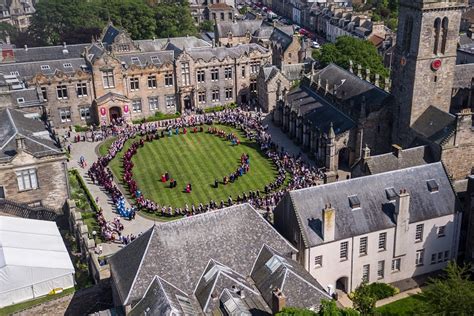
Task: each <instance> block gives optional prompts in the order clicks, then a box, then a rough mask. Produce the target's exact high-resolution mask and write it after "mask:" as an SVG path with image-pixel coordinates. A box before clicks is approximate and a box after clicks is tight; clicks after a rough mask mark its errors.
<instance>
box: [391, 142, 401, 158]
mask: <svg viewBox="0 0 474 316" xmlns="http://www.w3.org/2000/svg"><path fill="white" fill-rule="evenodd" d="M402 150H403V149H402V147H401V146H400V145H397V144H393V145H392V152H393V154H394V155H395V157H397V158H398V159H400V158H402Z"/></svg>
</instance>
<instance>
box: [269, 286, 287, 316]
mask: <svg viewBox="0 0 474 316" xmlns="http://www.w3.org/2000/svg"><path fill="white" fill-rule="evenodd" d="M285 306H286V296H285V295H284V294H283V293H282V291H281V290H280V289H279V288H276V289H274V290H273V292H272V314H276V313H278V312H281V311H282V310H283V308H285Z"/></svg>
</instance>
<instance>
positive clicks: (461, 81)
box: [453, 64, 474, 89]
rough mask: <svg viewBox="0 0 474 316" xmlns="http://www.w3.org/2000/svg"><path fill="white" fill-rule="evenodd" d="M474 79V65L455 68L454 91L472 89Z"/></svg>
mask: <svg viewBox="0 0 474 316" xmlns="http://www.w3.org/2000/svg"><path fill="white" fill-rule="evenodd" d="M473 79H474V64H463V65H456V66H454V80H453V89H471V85H472V80H473Z"/></svg>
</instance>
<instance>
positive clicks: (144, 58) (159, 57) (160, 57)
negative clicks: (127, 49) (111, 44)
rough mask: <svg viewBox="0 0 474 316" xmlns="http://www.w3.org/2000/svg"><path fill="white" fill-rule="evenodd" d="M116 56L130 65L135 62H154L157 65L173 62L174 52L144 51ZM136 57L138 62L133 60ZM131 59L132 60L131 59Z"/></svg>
mask: <svg viewBox="0 0 474 316" xmlns="http://www.w3.org/2000/svg"><path fill="white" fill-rule="evenodd" d="M117 58H118V59H119V60H120V61H122V62H124V63H125V64H126V65H128V66H130V65H132V64H136V65H137V66H142V67H143V66H146V65H148V64H155V65H157V66H159V65H163V64H165V63H171V64H172V63H173V61H174V53H173V52H171V51H158V52H146V53H129V54H124V55H119V56H117ZM135 58H138V62H136V61H135ZM132 59H133V60H132Z"/></svg>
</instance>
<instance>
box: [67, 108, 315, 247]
mask: <svg viewBox="0 0 474 316" xmlns="http://www.w3.org/2000/svg"><path fill="white" fill-rule="evenodd" d="M271 117H272V115H271V114H268V115H267V116H266V117H265V118H264V123H263V124H264V125H265V124H266V125H268V132H269V133H270V134H271V135H272V140H273V142H275V143H276V144H278V145H279V146H283V147H284V148H285V150H286V151H287V152H289V153H291V154H294V155H298V154H299V153H301V154H302V157H303V159H304V160H305V161H306V162H307V163H309V164H311V165H314V160H311V159H309V158H308V156H307V155H306V154H304V153H303V152H302V151H301V148H300V147H299V146H298V145H296V144H295V143H294V142H293V141H292V140H291V139H290V138H288V136H287V135H286V134H285V133H283V132H282V131H281V129H280V128H279V127H278V126H276V125H275V124H273V122H272V120H271ZM64 133H65V130H59V131H58V134H59V135H64ZM79 134H81V133H79ZM75 135H76V133H71V137H70V138H69V141H71V140H73V139H74V136H75ZM100 144H101V142H79V143H72V146H71V147H72V149H71V158H70V161H69V162H68V168H69V169H72V168H75V169H77V170H78V171H79V174H80V175H81V176H82V178H83V179H84V181H85V183H86V185H87V188H88V189H89V191H90V193H91V194H92V196H93V197H94V198H95V197H98V198H99V201H98V203H97V204H98V205H99V206H100V207H101V208H102V210H103V211H104V217H105V219H106V220H107V221H113V219H114V218H115V217H120V216H119V215H118V214H117V213H116V212H115V206H114V205H113V203H112V199H111V198H110V197H109V196H108V195H107V194H106V193H105V191H104V190H103V189H102V188H101V187H100V186H98V185H97V184H93V183H92V181H91V180H90V178H89V177H88V176H87V170H89V167H90V165H91V164H92V163H93V162H94V161H97V151H96V147H97V146H99V145H100ZM81 156H84V158H85V160H86V163H87V167H86V168H81V167H80V166H79V158H80V157H81ZM126 205H127V207H130V206H129V204H128V201H126ZM120 221H121V222H122V223H123V226H124V230H123V232H122V234H124V235H129V234H133V235H135V236H136V235H138V234H139V233H143V232H145V231H146V230H148V229H149V228H150V227H152V226H153V225H154V224H155V223H156V224H159V223H161V222H160V221H156V222H155V221H153V220H151V219H148V218H145V217H143V216H140V215H137V216H136V217H135V219H133V220H131V221H129V220H126V219H124V218H121V217H120ZM122 247H123V245H121V244H118V243H103V244H102V248H103V254H104V255H108V254H112V253H115V252H116V251H118V250H119V249H120V248H122Z"/></svg>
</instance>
